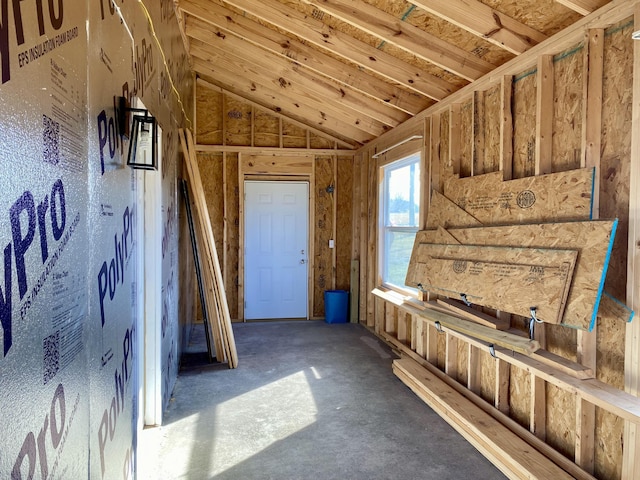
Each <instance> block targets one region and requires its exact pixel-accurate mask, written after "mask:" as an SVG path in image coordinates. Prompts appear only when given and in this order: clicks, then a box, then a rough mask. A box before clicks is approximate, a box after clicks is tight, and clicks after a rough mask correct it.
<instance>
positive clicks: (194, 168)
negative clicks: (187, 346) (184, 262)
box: [179, 129, 238, 368]
mask: <svg viewBox="0 0 640 480" xmlns="http://www.w3.org/2000/svg"><path fill="white" fill-rule="evenodd" d="M179 135H180V144H181V146H182V152H183V154H184V160H185V171H186V172H187V176H188V180H189V186H190V188H191V192H192V194H193V195H192V198H193V202H194V207H195V212H196V216H197V219H198V228H197V233H198V235H196V237H197V240H198V241H197V244H198V246H199V248H198V250H199V251H200V254H199V255H198V257H199V258H200V260H201V262H202V265H201V266H200V269H201V271H202V276H203V283H204V298H205V302H206V305H205V307H206V311H207V314H208V315H207V317H208V321H209V325H208V328H207V334H208V335H209V336H210V338H209V340H210V343H211V344H213V345H214V348H215V354H216V359H217V360H218V361H219V362H221V363H224V362H228V364H229V368H236V367H237V366H238V354H237V351H236V344H235V339H234V336H233V328H232V326H231V316H230V314H229V305H228V303H227V296H226V293H225V291H224V282H223V278H222V271H221V269H220V261H219V259H218V253H217V251H216V244H215V239H214V237H213V229H212V227H211V219H210V218H209V212H208V209H207V202H206V199H205V196H204V189H203V187H202V179H201V177H200V170H199V169H198V160H197V158H196V150H195V145H194V141H193V137H192V135H191V132H190V131H189V130H182V129H180V131H179Z"/></svg>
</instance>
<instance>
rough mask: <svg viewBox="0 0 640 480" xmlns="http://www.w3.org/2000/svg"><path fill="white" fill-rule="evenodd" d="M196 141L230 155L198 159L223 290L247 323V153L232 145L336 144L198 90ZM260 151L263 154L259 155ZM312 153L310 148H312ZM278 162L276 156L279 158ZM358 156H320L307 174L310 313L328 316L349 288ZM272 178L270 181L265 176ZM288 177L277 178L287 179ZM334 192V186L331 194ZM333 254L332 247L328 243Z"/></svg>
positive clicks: (319, 146)
mask: <svg viewBox="0 0 640 480" xmlns="http://www.w3.org/2000/svg"><path fill="white" fill-rule="evenodd" d="M196 112H197V117H196V142H197V144H198V145H218V146H220V145H222V146H225V147H227V148H225V149H224V150H225V151H224V152H216V153H203V152H199V153H198V164H199V167H200V173H201V175H202V179H203V184H204V189H205V197H206V199H207V206H208V208H209V216H210V218H211V224H212V227H213V233H214V236H215V241H216V248H217V251H218V255H219V257H220V258H219V260H220V264H221V265H222V269H223V277H224V283H225V290H226V293H227V299H228V303H229V310H230V314H231V318H233V319H235V320H242V319H243V309H242V307H241V306H242V305H243V303H242V302H243V299H242V298H241V295H242V289H239V285H240V284H241V280H242V279H241V278H240V273H239V263H240V258H239V255H240V248H241V244H242V239H241V238H240V224H241V218H240V198H239V192H240V191H241V189H240V186H239V168H240V167H239V162H240V161H241V157H242V155H244V154H245V153H246V150H244V151H243V152H245V153H240V152H239V151H233V147H234V146H237V147H256V148H257V147H265V148H279V149H282V150H281V153H282V155H285V156H286V155H287V152H286V150H285V149H287V148H296V149H331V148H333V147H334V146H335V145H334V143H333V142H331V141H330V140H328V139H326V138H323V137H321V136H319V135H317V134H315V133H314V132H312V131H311V132H310V131H308V130H306V129H304V128H303V127H301V126H299V125H294V124H292V123H288V122H286V121H284V120H282V119H281V118H278V117H276V116H273V115H270V114H269V113H266V112H264V111H262V110H260V109H257V108H254V107H252V105H250V104H249V103H245V102H242V101H241V100H238V99H237V98H234V97H232V96H229V95H226V94H224V93H223V92H221V91H219V90H216V89H212V88H208V87H206V86H203V85H201V84H199V85H198V86H197V89H196ZM256 151H257V150H256ZM309 151H311V150H309ZM274 158H275V160H274V161H276V162H277V155H276V156H275V157H274ZM352 171H353V157H352V156H338V155H324V154H323V155H316V156H315V157H314V161H313V172H312V174H311V175H310V176H309V178H310V179H311V182H312V184H310V186H309V188H310V191H311V192H312V194H313V199H312V201H311V203H310V205H311V207H312V208H313V212H310V214H311V215H310V216H311V218H312V219H313V224H312V225H311V226H310V232H309V242H310V247H313V249H312V251H313V258H309V263H310V268H311V269H312V271H311V275H310V280H311V295H310V297H311V299H310V311H309V315H310V317H312V318H322V317H323V316H324V299H323V295H324V291H325V290H332V289H345V290H349V276H350V267H351V258H352V216H353V210H352V203H353V195H352V190H353V186H352V183H353V173H352ZM261 178H262V179H268V178H270V177H268V176H266V177H265V176H261ZM282 178H283V176H282V175H276V176H274V179H282ZM329 187H333V188H329ZM331 239H333V240H334V245H335V248H333V249H331V248H329V240H331Z"/></svg>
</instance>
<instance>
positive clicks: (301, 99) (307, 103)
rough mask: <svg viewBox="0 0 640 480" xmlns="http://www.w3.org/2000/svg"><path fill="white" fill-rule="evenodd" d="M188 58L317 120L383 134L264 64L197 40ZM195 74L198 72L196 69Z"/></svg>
mask: <svg viewBox="0 0 640 480" xmlns="http://www.w3.org/2000/svg"><path fill="white" fill-rule="evenodd" d="M190 54H191V55H192V56H193V57H194V58H196V59H200V60H204V61H205V62H207V63H208V64H209V65H210V67H211V68H214V69H217V70H221V71H226V73H227V74H228V75H230V76H231V77H232V78H233V76H234V75H236V76H238V75H241V76H242V79H243V80H245V81H247V80H248V81H251V83H253V84H255V85H256V86H262V87H264V88H266V89H269V90H270V91H272V92H275V94H276V95H277V96H280V97H282V98H288V99H290V100H291V101H292V102H293V105H294V106H295V108H296V109H299V110H301V111H307V112H308V113H309V114H311V113H312V112H314V111H317V112H321V113H317V114H316V115H317V116H318V117H319V118H320V119H322V118H323V115H325V116H326V115H334V116H335V118H341V119H342V122H343V123H344V124H345V125H346V126H348V125H351V126H352V127H353V128H357V129H359V130H361V131H363V132H366V133H368V134H370V135H372V136H378V135H380V134H382V133H383V132H384V131H385V130H386V126H385V125H383V124H382V123H381V122H378V121H376V120H372V119H370V118H367V117H365V116H363V115H359V114H358V113H356V112H353V111H351V110H350V109H347V108H340V106H336V105H334V104H333V102H328V101H326V100H323V98H322V96H321V95H320V94H317V93H316V92H314V91H312V90H310V89H308V88H305V86H304V85H300V84H299V83H298V82H296V81H291V80H289V79H286V78H284V77H282V76H279V75H277V74H276V75H275V76H274V75H273V74H272V73H270V72H269V70H268V66H266V65H264V64H260V63H249V62H245V61H243V60H242V59H240V58H239V57H236V56H234V55H232V54H230V53H229V52H224V51H218V50H215V49H212V48H211V47H209V46H206V45H205V44H203V43H202V42H199V41H197V40H192V41H191V52H190ZM245 58H247V57H245ZM196 71H198V67H197V66H196Z"/></svg>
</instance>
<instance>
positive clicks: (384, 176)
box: [377, 148, 424, 297]
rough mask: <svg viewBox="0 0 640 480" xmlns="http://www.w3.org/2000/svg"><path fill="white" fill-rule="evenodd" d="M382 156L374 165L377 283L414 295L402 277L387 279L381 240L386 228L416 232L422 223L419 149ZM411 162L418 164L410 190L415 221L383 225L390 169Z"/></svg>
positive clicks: (416, 294)
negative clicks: (416, 210)
mask: <svg viewBox="0 0 640 480" xmlns="http://www.w3.org/2000/svg"><path fill="white" fill-rule="evenodd" d="M381 160H382V159H381ZM385 160H386V161H381V162H380V163H379V165H378V180H379V182H378V272H377V276H378V284H379V285H382V286H384V287H386V288H388V289H391V290H395V291H398V292H402V293H403V294H406V295H410V296H414V297H417V296H418V291H417V290H416V289H415V288H412V287H408V286H406V285H404V281H403V283H402V285H397V284H395V283H390V282H389V281H388V271H387V269H388V263H387V262H385V259H386V255H387V248H388V247H387V245H386V241H385V240H386V238H387V233H389V232H398V233H413V234H416V233H417V232H418V231H419V230H420V225H421V224H422V200H423V199H422V191H423V189H424V187H423V185H422V177H423V175H422V172H423V170H422V169H423V168H424V162H423V155H422V149H420V148H418V149H415V150H412V151H409V152H407V151H405V152H403V153H402V154H401V155H398V156H395V157H392V158H385ZM412 164H416V165H417V166H418V169H417V172H415V177H414V178H415V181H417V185H416V188H415V190H414V192H413V195H414V198H415V199H416V202H415V205H417V206H418V212H416V215H417V220H416V225H415V226H392V225H387V223H388V220H389V211H388V208H389V204H390V202H391V200H392V199H391V194H390V192H389V189H390V185H389V178H390V175H391V173H392V172H393V171H395V170H398V169H401V168H405V167H407V166H409V165H412ZM410 196H411V194H410ZM412 245H413V243H412Z"/></svg>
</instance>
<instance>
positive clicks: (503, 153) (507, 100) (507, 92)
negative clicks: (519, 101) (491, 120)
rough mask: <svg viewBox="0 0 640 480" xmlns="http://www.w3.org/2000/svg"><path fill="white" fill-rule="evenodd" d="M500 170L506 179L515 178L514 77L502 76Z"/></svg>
mask: <svg viewBox="0 0 640 480" xmlns="http://www.w3.org/2000/svg"><path fill="white" fill-rule="evenodd" d="M500 91H501V96H500V101H501V104H500V110H501V112H502V117H501V119H500V171H501V172H502V177H503V179H504V180H511V179H512V178H513V112H512V108H513V107H512V102H513V77H512V76H511V75H505V76H503V77H502V82H501V86H500Z"/></svg>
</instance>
